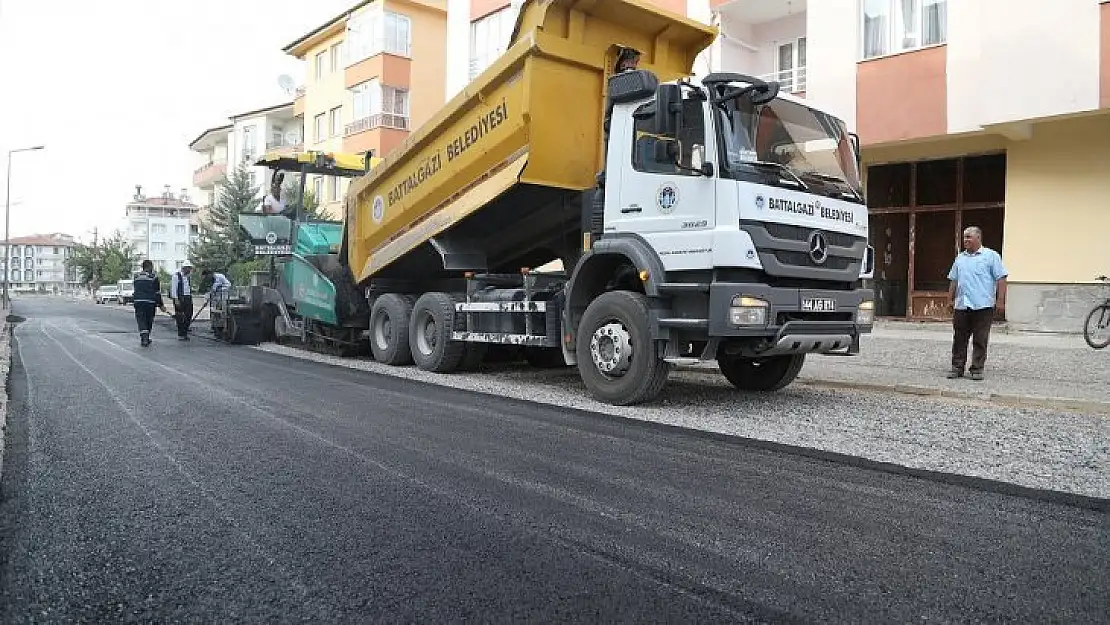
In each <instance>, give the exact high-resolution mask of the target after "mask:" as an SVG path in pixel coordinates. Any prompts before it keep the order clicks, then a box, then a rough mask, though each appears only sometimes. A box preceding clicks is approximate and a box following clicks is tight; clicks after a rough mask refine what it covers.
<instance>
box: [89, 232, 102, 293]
mask: <svg viewBox="0 0 1110 625" xmlns="http://www.w3.org/2000/svg"><path fill="white" fill-rule="evenodd" d="M99 232H100V229H99V228H97V227H96V226H93V246H92V282H93V283H92V284H91V285H89V286H94V285H95V286H94V288H99V287H100V248H98V247H97V246H96V236H97V234H99Z"/></svg>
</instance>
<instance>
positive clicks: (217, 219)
mask: <svg viewBox="0 0 1110 625" xmlns="http://www.w3.org/2000/svg"><path fill="white" fill-rule="evenodd" d="M258 191H259V187H257V186H255V185H252V184H251V180H250V173H249V170H248V169H247V167H246V165H245V164H244V163H239V165H238V166H237V167H236V168H235V171H233V172H232V174H231V176H230V177H227V176H225V177H224V178H223V179H222V180H220V181H219V182H218V183H217V190H216V194H217V199H216V203H215V204H214V205H213V206H212V208H211V209H210V210H209V211H208V215H207V217H205V219H204V222H203V223H202V224H201V228H200V236H199V237H198V240H197V242H196V243H194V244H193V245H192V246H191V247H190V249H189V260H190V261H192V263H193V264H194V265H195V266H196V268H197V271H198V272H200V271H203V270H205V269H211V270H213V271H224V272H226V271H228V269H229V268H230V267H231V265H232V264H233V263H236V262H238V261H240V260H241V259H242V258H243V255H244V252H245V251H246V250H245V245H246V243H247V241H246V238H245V237H244V236H243V235H242V233H241V232H240V230H239V215H240V214H241V213H249V212H254V209H255V207H256V206H258Z"/></svg>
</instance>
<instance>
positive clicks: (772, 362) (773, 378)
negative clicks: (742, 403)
mask: <svg viewBox="0 0 1110 625" xmlns="http://www.w3.org/2000/svg"><path fill="white" fill-rule="evenodd" d="M805 361H806V356H805V354H794V355H782V356H767V357H766V358H739V357H731V358H725V359H722V360H718V361H717V365H718V366H719V367H720V368H721V373H722V374H724V376H725V378H726V379H727V380H728V381H729V382H731V383H732V385H733V386H735V387H736V388H738V389H740V390H742V391H754V392H758V393H772V392H774V391H778V390H781V389H783V388H785V387H786V386H787V385H788V384H790V383H791V382H793V381H794V378H796V377H798V373H799V372H801V370H802V365H804V364H805Z"/></svg>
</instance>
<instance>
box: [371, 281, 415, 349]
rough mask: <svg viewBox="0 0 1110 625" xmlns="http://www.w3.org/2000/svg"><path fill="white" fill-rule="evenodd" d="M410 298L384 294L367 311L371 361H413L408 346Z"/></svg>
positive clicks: (410, 313)
mask: <svg viewBox="0 0 1110 625" xmlns="http://www.w3.org/2000/svg"><path fill="white" fill-rule="evenodd" d="M412 306H413V297H412V296H411V295H399V294H397V293H386V294H385V295H382V296H380V297H379V298H378V299H377V300H376V301H375V302H374V307H373V309H372V310H371V313H370V350H371V351H372V352H373V354H374V360H376V361H378V362H380V363H382V364H386V365H391V366H400V365H407V364H412V351H411V350H410V349H409V320H410V319H411V318H412Z"/></svg>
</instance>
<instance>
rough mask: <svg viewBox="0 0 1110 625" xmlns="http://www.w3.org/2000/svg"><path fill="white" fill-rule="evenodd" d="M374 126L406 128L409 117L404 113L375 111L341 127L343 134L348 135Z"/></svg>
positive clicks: (371, 128)
mask: <svg viewBox="0 0 1110 625" xmlns="http://www.w3.org/2000/svg"><path fill="white" fill-rule="evenodd" d="M375 128H392V129H394V130H408V129H409V118H408V117H406V116H404V115H394V114H392V113H377V114H375V115H370V116H369V117H363V118H362V119H356V120H355V121H353V122H351V123H349V124H347V126H346V127H345V128H344V129H343V136H344V137H349V136H351V135H354V134H358V133H360V132H363V131H366V130H373V129H375Z"/></svg>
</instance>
